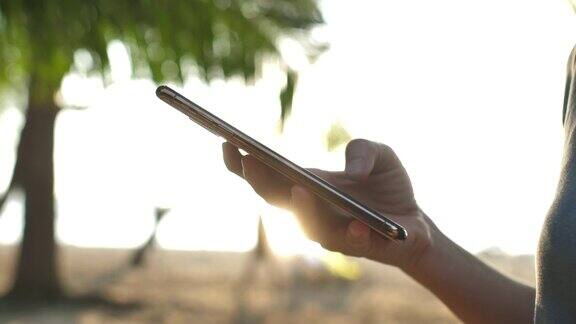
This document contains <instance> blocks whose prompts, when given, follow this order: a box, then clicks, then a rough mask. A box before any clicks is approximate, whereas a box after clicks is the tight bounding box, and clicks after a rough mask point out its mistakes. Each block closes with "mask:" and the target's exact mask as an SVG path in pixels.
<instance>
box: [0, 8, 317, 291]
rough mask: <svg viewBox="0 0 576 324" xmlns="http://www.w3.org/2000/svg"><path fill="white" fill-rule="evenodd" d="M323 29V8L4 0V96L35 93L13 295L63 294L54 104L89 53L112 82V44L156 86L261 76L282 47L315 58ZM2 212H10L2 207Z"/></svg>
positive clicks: (0, 43)
mask: <svg viewBox="0 0 576 324" xmlns="http://www.w3.org/2000/svg"><path fill="white" fill-rule="evenodd" d="M320 23H322V17H321V15H320V12H319V10H318V7H317V3H316V0H275V1H264V0H245V1H240V0H215V1H199V0H190V1H168V0H167V1H157V0H139V1H114V0H95V1H67V0H0V91H6V90H8V91H11V92H13V93H17V94H22V95H23V96H24V94H26V93H27V99H28V100H27V103H26V107H25V116H26V119H25V125H24V127H23V128H22V131H21V135H20V142H19V145H18V150H17V158H16V163H15V167H14V171H13V176H12V180H11V182H10V186H9V188H8V190H7V191H6V193H5V194H4V195H3V196H2V197H0V203H2V204H3V203H4V202H5V198H6V196H7V195H8V194H9V193H10V192H11V191H13V190H14V189H16V188H19V189H21V190H22V191H23V193H24V197H25V226H24V235H23V239H22V244H21V248H20V254H19V255H20V256H19V261H18V263H17V270H16V273H15V280H14V284H13V287H12V289H11V292H10V296H12V297H20V298H51V297H56V296H59V295H60V294H61V293H62V291H61V286H60V282H59V280H58V269H57V249H56V244H55V238H54V219H55V209H54V190H53V189H54V188H53V187H54V172H53V170H54V168H53V146H54V127H55V122H56V119H57V116H58V112H59V111H60V110H61V109H62V108H63V107H60V106H59V105H58V104H57V103H56V101H55V100H54V97H55V94H56V93H57V91H58V90H59V88H60V83H61V81H62V79H63V77H64V76H65V75H66V74H67V73H69V72H70V71H74V70H77V68H76V67H75V65H74V54H75V53H77V52H78V51H79V50H82V51H84V52H85V53H88V54H89V55H90V57H91V59H92V65H91V67H90V68H89V69H88V70H89V71H88V72H86V73H89V74H94V73H96V74H99V75H101V76H102V77H103V78H104V79H106V76H107V75H108V70H109V64H108V54H107V45H108V43H109V42H110V41H112V40H120V41H122V42H123V44H124V45H125V46H126V47H127V48H128V50H129V53H130V57H131V61H132V67H133V74H134V75H135V76H137V77H150V78H152V79H153V80H155V81H156V82H161V81H179V82H183V81H184V79H185V77H186V76H185V72H184V71H185V70H187V69H189V68H193V69H192V70H195V71H197V72H196V74H197V75H196V76H199V77H201V78H202V79H204V80H206V81H209V80H211V79H213V78H218V77H223V78H228V77H231V76H235V75H240V76H243V77H244V79H245V80H247V81H249V80H251V79H253V78H255V77H257V75H256V74H257V73H256V71H257V68H258V67H259V66H260V65H261V63H262V58H264V57H272V58H277V59H279V61H280V62H283V60H282V56H281V53H280V51H279V50H278V42H279V40H280V39H281V38H282V37H291V38H294V39H296V40H297V41H299V42H300V43H301V44H302V45H303V47H304V48H305V49H306V51H307V52H308V54H309V55H310V56H314V55H317V54H318V53H319V50H321V48H322V46H317V45H316V44H314V43H313V42H312V41H311V39H310V37H309V33H308V32H309V30H310V29H311V28H312V27H314V26H315V25H317V24H320ZM283 66H284V67H285V71H286V75H287V80H288V82H287V85H286V87H285V89H284V90H283V91H282V94H281V107H282V110H281V114H280V115H281V116H282V118H285V117H286V116H288V113H289V111H290V105H291V101H292V100H291V97H292V95H293V92H294V88H295V86H294V85H295V80H297V78H296V75H295V72H294V71H291V70H290V69H289V68H288V67H287V66H286V65H283ZM1 208H2V206H0V209H1Z"/></svg>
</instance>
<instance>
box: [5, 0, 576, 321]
mask: <svg viewBox="0 0 576 324" xmlns="http://www.w3.org/2000/svg"><path fill="white" fill-rule="evenodd" d="M575 23H576V21H575V17H573V13H572V11H571V9H570V6H569V4H568V3H567V2H566V1H562V0H553V1H549V0H534V1H524V0H510V1H505V2H502V1H497V0H487V1H481V2H479V1H456V0H442V1H434V2H431V1H425V0H412V1H392V0H390V1H389V0H386V1H368V0H358V1H354V2H343V1H330V2H329V1H322V2H318V1H315V0H294V1H289V0H278V1H273V2H272V1H263V0H246V1H241V0H217V1H144V0H142V1H131V2H116V1H92V2H89V3H85V2H74V1H50V0H44V1H25V0H6V1H4V0H0V157H1V158H0V193H1V196H0V244H1V245H0V289H1V290H2V294H3V295H4V297H3V298H2V299H0V322H3V323H4V322H6V323H115V322H117V323H161V322H165V323H315V322H319V321H324V322H326V323H351V322H357V323H382V322H385V323H433V322H438V323H449V322H457V319H456V318H455V317H454V316H453V315H451V314H450V312H449V311H448V310H447V308H445V307H444V306H443V305H442V304H441V303H440V302H438V301H437V300H435V298H434V297H433V296H432V295H431V294H430V293H429V292H427V291H426V290H424V289H423V288H421V287H419V286H418V285H417V284H415V283H414V282H412V281H411V280H410V279H409V278H407V277H406V276H404V275H403V274H402V273H401V272H399V271H397V270H396V269H393V268H390V267H388V266H384V265H379V264H375V263H371V262H368V261H365V260H358V259H354V258H348V257H344V256H342V255H340V254H337V253H330V252H327V251H324V250H323V249H322V248H321V247H320V246H318V245H317V244H315V243H313V242H310V241H308V240H307V239H306V238H305V237H304V235H303V234H302V232H301V230H300V228H299V226H298V224H297V222H296V221H295V219H294V218H293V216H292V215H291V214H290V213H289V212H288V211H285V210H280V209H277V208H274V207H271V206H269V205H267V204H266V203H265V202H264V201H262V200H261V199H260V198H259V197H258V196H257V195H256V194H255V193H253V192H252V190H251V189H250V188H249V187H248V185H247V184H245V183H244V182H243V181H241V179H239V178H238V177H235V176H233V175H231V174H230V173H229V172H227V171H225V167H224V164H223V162H222V155H221V139H219V138H216V137H215V136H213V135H212V134H210V133H208V132H206V131H205V130H204V129H202V128H201V127H199V126H197V125H195V124H193V123H191V122H190V121H189V120H187V119H186V118H184V117H183V116H181V114H179V113H178V112H177V111H175V110H174V109H172V108H170V107H169V106H167V105H166V104H164V103H163V102H161V101H159V100H158V99H156V97H155V94H154V90H155V88H156V86H157V85H159V84H162V83H166V84H169V85H171V86H173V87H174V88H175V89H178V90H179V91H180V92H181V93H182V94H184V95H186V96H187V97H189V98H190V99H192V100H194V101H195V102H196V103H198V104H200V105H202V106H204V107H206V108H208V109H209V110H211V111H212V112H214V113H215V114H217V115H219V116H221V117H222V118H223V119H225V120H227V121H229V122H230V123H231V124H233V125H236V126H237V127H238V128H240V129H241V130H244V131H245V132H246V133H248V134H249V135H251V136H253V137H255V138H257V139H258V140H260V141H262V142H264V143H265V144H267V145H269V146H271V147H272V148H273V149H275V150H276V151H278V152H280V153H281V154H283V155H285V156H287V157H288V158H290V159H292V160H293V161H295V162H297V163H299V164H300V165H303V166H310V167H312V166H313V167H319V168H325V169H330V170H338V169H342V168H343V166H344V152H343V148H344V147H345V144H346V142H348V141H349V140H350V139H352V138H357V137H363V138H367V139H371V140H374V141H379V142H383V143H386V144H388V145H390V146H392V147H393V148H394V149H395V151H396V152H397V153H398V155H399V156H400V158H401V159H402V161H403V163H404V165H405V166H406V168H407V170H408V173H409V174H410V176H411V179H412V182H413V185H414V188H415V192H416V198H417V200H418V202H419V204H420V206H421V207H422V208H423V209H424V210H425V211H426V212H427V214H428V215H429V216H430V217H431V218H433V219H434V221H435V222H436V224H437V225H438V227H440V229H441V230H442V231H443V232H444V233H446V234H447V235H448V236H449V237H451V238H452V239H453V240H455V241H456V242H457V243H458V244H460V245H462V246H463V247H464V248H466V249H467V250H469V251H471V252H473V253H477V254H478V255H479V256H480V257H481V258H483V259H484V260H486V261H487V262H488V263H490V264H492V265H493V266H495V267H496V268H498V269H500V270H502V271H504V272H505V273H507V274H508V275H510V276H513V277H515V278H517V279H518V280H521V281H524V282H528V283H533V281H534V270H533V268H534V265H533V254H534V252H535V248H536V243H537V240H538V235H539V230H540V227H541V224H542V222H543V219H544V216H545V214H546V211H547V209H548V206H549V205H550V202H551V200H552V197H553V195H554V190H555V186H556V182H557V178H558V173H559V167H560V160H561V150H562V144H563V132H562V127H561V116H562V111H561V110H562V109H561V108H562V100H563V91H564V76H565V67H566V60H567V57H568V54H569V52H570V50H571V48H572V46H573V44H574V42H575V41H576V37H575V36H574V35H573V33H572V32H571V31H573V30H574V27H576V26H575ZM491 223H497V224H499V226H501V227H502V228H504V229H505V230H503V231H499V232H498V233H492V234H491V235H490V236H487V235H485V232H484V231H483V230H482V228H483V227H484V226H486V224H491Z"/></svg>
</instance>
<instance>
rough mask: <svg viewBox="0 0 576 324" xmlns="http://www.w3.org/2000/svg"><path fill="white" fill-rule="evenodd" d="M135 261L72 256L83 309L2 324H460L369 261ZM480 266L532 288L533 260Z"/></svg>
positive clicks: (5, 319) (193, 257) (175, 257)
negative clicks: (337, 266) (338, 264)
mask: <svg viewBox="0 0 576 324" xmlns="http://www.w3.org/2000/svg"><path fill="white" fill-rule="evenodd" d="M14 252H15V251H14V249H13V248H10V247H0V289H1V290H2V291H4V290H6V289H7V287H8V286H9V283H10V277H11V274H12V269H13V258H14ZM132 253H133V251H128V250H107V249H80V248H73V247H63V248H62V249H61V254H60V264H61V272H62V278H63V281H64V283H65V287H66V290H67V291H68V292H69V293H70V295H71V296H75V297H76V300H66V301H60V302H53V303H44V304H42V303H39V304H26V305H21V304H18V305H14V304H11V303H7V302H6V301H0V323H87V324H88V323H239V324H240V323H322V324H329V323H457V322H458V321H457V319H456V318H455V317H454V316H453V315H452V314H451V313H450V312H449V311H448V309H447V308H446V307H445V306H444V305H443V304H442V303H440V302H439V301H437V300H436V299H435V298H434V296H433V295H432V294H430V293H429V292H428V291H426V290H425V289H423V288H421V287H420V286H418V285H417V284H416V283H414V282H413V281H412V280H411V279H409V278H408V277H406V276H405V275H404V274H403V273H401V272H399V271H397V270H396V269H393V268H391V267H387V266H383V265H379V264H376V263H373V262H370V261H365V260H356V261H354V262H357V264H358V266H359V269H360V274H361V275H360V277H359V278H358V279H355V280H349V279H344V278H342V277H339V276H335V275H333V274H331V273H330V272H329V271H327V270H326V269H325V268H324V267H322V266H320V265H319V264H317V263H312V262H310V261H308V260H304V259H301V258H292V259H275V260H268V261H265V262H260V263H254V262H251V260H253V259H251V258H250V255H249V254H239V253H214V252H176V251H165V250H153V251H152V253H150V254H149V255H148V258H147V259H146V263H145V265H144V266H143V267H140V268H132V267H129V266H128V264H129V262H128V260H129V259H130V256H131V254H132ZM481 257H482V258H483V259H485V260H486V261H487V262H488V263H490V264H492V265H493V266H495V267H496V268H498V269H500V270H502V271H504V272H505V273H507V274H508V275H510V276H512V277H514V278H517V279H518V280H521V281H523V282H527V283H532V282H533V278H534V270H533V269H534V261H533V260H534V259H533V257H531V256H516V257H511V256H506V255H503V254H501V253H496V252H489V253H484V254H482V255H481ZM95 296H97V297H102V299H96V298H94V297H95Z"/></svg>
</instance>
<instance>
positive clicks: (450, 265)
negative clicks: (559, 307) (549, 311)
mask: <svg viewBox="0 0 576 324" xmlns="http://www.w3.org/2000/svg"><path fill="white" fill-rule="evenodd" d="M404 271H405V272H406V273H407V274H408V275H410V276H411V277H412V278H414V279H415V280H416V281H418V282H419V283H421V284H422V285H424V286H425V287H426V288H428V289H429V290H430V291H431V292H432V293H434V294H435V295H436V296H437V297H438V298H440V299H441V300H442V301H443V302H444V304H446V305H447V306H448V307H449V308H450V309H451V310H452V312H454V313H455V314H456V315H457V316H458V317H459V318H460V319H461V320H463V321H464V322H466V323H531V322H532V321H533V314H534V298H535V291H534V288H532V287H529V286H526V285H523V284H521V283H518V282H516V281H514V280H512V279H510V278H508V277H506V276H504V275H502V274H501V273H499V272H497V271H496V270H494V269H492V268H491V267H490V266H488V265H486V264H484V263H483V262H482V261H480V260H479V259H478V258H476V257H475V256H473V255H471V254H470V253H468V252H467V251H465V250H464V249H462V248H461V247H459V246H458V245H456V244H455V243H454V242H452V241H451V240H450V239H448V238H447V237H446V236H445V235H443V234H442V233H441V232H440V231H436V232H435V233H434V235H433V242H432V245H431V246H430V248H429V250H428V251H427V252H426V253H425V254H424V255H423V256H422V258H421V259H420V260H419V261H418V263H417V264H414V265H413V266H411V267H410V269H404Z"/></svg>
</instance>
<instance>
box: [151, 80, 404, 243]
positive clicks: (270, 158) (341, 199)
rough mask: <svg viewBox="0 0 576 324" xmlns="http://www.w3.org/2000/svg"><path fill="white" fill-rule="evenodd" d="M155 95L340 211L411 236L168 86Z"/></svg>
mask: <svg viewBox="0 0 576 324" xmlns="http://www.w3.org/2000/svg"><path fill="white" fill-rule="evenodd" d="M156 96H158V98H160V99H162V100H163V101H164V102H166V103H167V104H169V105H170V106H172V107H174V108H176V109H177V110H179V111H180V112H181V113H183V114H184V115H186V116H188V117H189V118H190V119H191V120H192V121H194V122H196V123H197V124H200V125H201V126H202V127H204V128H206V129H207V130H208V131H210V132H212V133H214V134H215V135H217V136H220V137H223V138H224V139H226V140H227V141H228V142H230V143H232V144H234V145H235V146H236V147H238V148H240V149H242V150H244V151H245V152H247V153H248V154H251V155H252V156H254V157H255V158H257V159H258V160H260V161H261V162H262V163H264V164H266V165H268V166H269V167H271V168H273V169H274V170H276V171H277V172H279V173H280V174H282V175H284V176H285V177H287V178H288V179H290V180H291V181H293V182H294V183H297V184H299V185H301V186H303V187H305V188H307V189H308V190H310V191H311V192H313V193H314V194H315V195H317V196H318V197H320V198H321V199H323V200H324V201H326V202H327V203H329V204H331V205H333V206H334V207H336V208H337V209H339V210H341V211H342V212H343V213H344V214H345V215H347V216H349V217H353V218H356V219H357V220H359V221H361V222H362V223H364V224H366V225H368V226H369V227H370V228H372V229H373V230H374V231H376V232H378V233H380V234H381V235H384V236H385V237H387V238H389V239H392V240H394V241H402V240H405V239H406V237H407V236H408V232H407V231H406V229H404V228H403V227H402V226H400V225H399V224H397V223H396V222H394V221H392V220H391V219H390V218H388V217H386V216H384V215H382V214H381V213H379V212H377V211H375V210H374V209H372V208H370V207H368V206H365V205H364V204H362V203H360V202H359V201H358V200H356V199H354V198H353V197H351V196H350V195H348V194H346V193H345V192H342V191H341V190H339V189H338V188H336V187H335V186H333V185H331V184H330V183H328V182H327V181H325V180H323V179H321V178H320V177H318V176H316V175H315V174H313V173H312V172H310V171H308V170H306V169H304V168H302V167H300V166H298V165H296V164H295V163H293V162H291V161H290V160H288V159H286V158H284V157H283V156H281V155H280V154H278V153H276V152H274V151H273V150H271V149H269V148H268V147H266V146H265V145H263V144H261V143H259V142H258V141H256V140H254V139H252V138H251V137H250V136H248V135H246V134H244V133H243V132H241V131H239V130H238V129H236V128H235V127H233V126H232V125H230V124H228V123H226V122H225V121H223V120H222V119H220V118H218V117H216V116H214V115H213V114H211V113H210V112H208V111H207V110H206V109H204V108H202V107H200V106H199V105H197V104H195V103H194V102H192V101H191V100H189V99H187V98H185V97H184V96H182V95H181V94H179V93H178V92H176V91H174V90H172V89H170V88H169V87H167V86H160V87H158V89H156Z"/></svg>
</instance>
